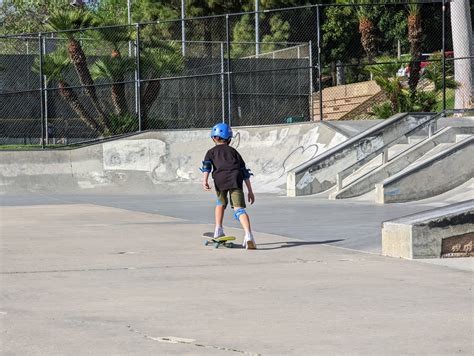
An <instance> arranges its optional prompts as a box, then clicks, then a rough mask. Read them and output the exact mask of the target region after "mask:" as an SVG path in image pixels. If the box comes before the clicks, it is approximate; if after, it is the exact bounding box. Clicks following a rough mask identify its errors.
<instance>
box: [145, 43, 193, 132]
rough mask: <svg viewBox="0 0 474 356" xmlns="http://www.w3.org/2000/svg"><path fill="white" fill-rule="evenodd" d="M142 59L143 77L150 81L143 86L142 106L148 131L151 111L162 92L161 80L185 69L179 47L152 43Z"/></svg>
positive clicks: (146, 81)
mask: <svg viewBox="0 0 474 356" xmlns="http://www.w3.org/2000/svg"><path fill="white" fill-rule="evenodd" d="M140 57H141V58H140V63H141V64H142V74H143V75H142V77H143V78H147V79H148V80H145V81H144V83H143V84H142V93H143V95H142V105H141V115H142V120H143V128H144V129H147V128H148V115H149V113H150V109H151V107H152V105H153V103H154V102H155V101H156V99H157V98H158V95H159V94H160V90H161V81H160V80H159V79H160V78H162V77H163V76H170V75H173V74H176V73H178V72H179V71H181V70H182V69H183V68H184V60H183V56H182V55H181V51H180V48H179V47H178V46H177V45H165V44H162V43H157V42H155V43H153V44H152V43H150V47H146V48H144V49H143V50H142V51H141V52H140Z"/></svg>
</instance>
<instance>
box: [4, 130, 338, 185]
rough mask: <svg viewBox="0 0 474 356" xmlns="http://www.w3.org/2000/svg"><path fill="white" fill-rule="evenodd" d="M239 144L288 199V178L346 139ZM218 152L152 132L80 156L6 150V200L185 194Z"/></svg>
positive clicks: (265, 181)
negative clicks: (29, 195) (47, 195)
mask: <svg viewBox="0 0 474 356" xmlns="http://www.w3.org/2000/svg"><path fill="white" fill-rule="evenodd" d="M234 135H235V138H234V140H233V142H232V145H233V146H234V147H236V148H237V149H238V150H239V152H240V153H241V155H242V156H243V157H244V159H245V161H246V163H247V166H248V167H249V168H250V169H251V170H252V172H253V173H254V174H255V177H254V178H253V179H252V183H253V185H254V189H255V190H256V191H258V192H268V193H284V191H285V183H286V174H287V172H288V171H289V170H291V169H293V168H294V167H296V166H298V165H300V164H302V163H305V162H306V161H308V160H311V159H313V158H314V157H316V156H317V155H319V154H321V153H323V152H325V151H326V150H328V149H329V148H331V147H334V146H336V145H337V144H339V143H341V142H343V141H344V140H346V136H345V135H343V134H342V133H340V132H338V131H337V130H335V129H333V128H331V127H330V126H328V125H325V124H321V123H303V124H290V125H276V126H260V127H237V128H234ZM212 146H213V143H212V141H211V139H210V138H209V130H207V129H206V130H205V129H195V130H178V131H149V132H145V133H142V134H138V135H135V136H131V137H127V138H123V139H118V140H113V141H109V142H103V143H99V144H95V145H91V146H87V147H82V148H78V149H73V150H44V151H9V152H7V151H4V152H0V194H22V193H30V192H39V193H41V192H53V193H77V194H88V193H121V194H127V193H130V194H133V193H153V192H156V193H158V192H174V193H186V192H190V191H195V190H196V189H199V184H200V182H201V177H202V173H201V172H200V171H199V167H200V166H201V161H202V160H203V158H204V155H205V153H206V151H207V150H208V149H209V148H211V147H212Z"/></svg>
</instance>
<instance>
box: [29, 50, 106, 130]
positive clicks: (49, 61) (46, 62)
mask: <svg viewBox="0 0 474 356" xmlns="http://www.w3.org/2000/svg"><path fill="white" fill-rule="evenodd" d="M70 66H71V60H70V59H69V58H68V56H67V54H66V53H65V52H63V51H56V52H53V53H50V54H48V55H46V56H44V58H43V65H42V71H43V74H44V75H45V76H46V78H47V80H48V81H56V82H57V84H58V88H59V94H60V95H61V97H62V98H63V99H64V100H65V101H66V103H68V104H69V106H70V107H71V108H72V109H73V110H74V111H75V112H76V114H77V115H78V116H79V118H80V119H81V120H82V121H84V122H85V123H86V125H87V126H89V127H90V128H91V129H93V130H94V131H95V132H100V133H102V132H103V128H102V127H101V126H100V125H99V124H98V123H97V121H95V120H94V119H93V118H92V117H91V115H90V114H89V113H88V112H87V110H86V109H85V108H84V106H83V105H82V103H81V102H80V101H79V98H78V97H77V95H76V93H75V92H74V90H73V89H72V88H71V87H70V85H69V83H68V82H67V81H66V79H65V77H64V72H65V71H66V70H67V69H68V68H69V67H70ZM32 69H33V71H34V72H36V73H40V64H39V60H36V61H35V62H34V64H33V68H32Z"/></svg>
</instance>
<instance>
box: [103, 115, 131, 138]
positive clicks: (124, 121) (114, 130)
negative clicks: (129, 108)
mask: <svg viewBox="0 0 474 356" xmlns="http://www.w3.org/2000/svg"><path fill="white" fill-rule="evenodd" d="M109 117H110V131H109V132H108V135H121V134H125V133H129V132H136V131H138V119H137V117H136V116H135V115H131V114H124V115H115V114H111V115H109Z"/></svg>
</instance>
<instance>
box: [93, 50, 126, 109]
mask: <svg viewBox="0 0 474 356" xmlns="http://www.w3.org/2000/svg"><path fill="white" fill-rule="evenodd" d="M134 70H135V59H134V58H130V57H125V58H122V57H120V56H118V57H111V58H106V59H100V60H98V61H97V62H95V63H94V64H93V66H92V68H91V75H92V78H93V79H94V80H97V79H101V78H103V79H104V78H105V79H107V80H108V81H110V82H111V83H112V84H111V98H112V103H113V104H114V110H115V113H116V114H117V115H118V116H122V115H126V114H128V113H129V110H128V106H127V98H126V95H125V84H124V83H123V82H124V80H125V79H124V78H125V75H126V74H127V73H130V72H133V71H134Z"/></svg>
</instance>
